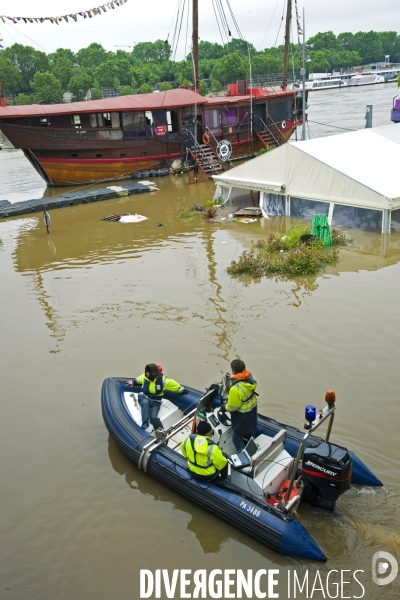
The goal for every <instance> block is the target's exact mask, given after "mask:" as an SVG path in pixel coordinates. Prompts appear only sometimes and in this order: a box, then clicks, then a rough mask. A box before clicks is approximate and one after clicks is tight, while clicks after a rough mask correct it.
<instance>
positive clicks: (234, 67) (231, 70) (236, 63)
mask: <svg viewBox="0 0 400 600" xmlns="http://www.w3.org/2000/svg"><path fill="white" fill-rule="evenodd" d="M248 69H249V63H248V60H247V58H246V57H244V58H243V57H242V55H241V54H240V53H239V52H238V51H236V52H233V53H232V54H227V55H226V56H223V57H222V58H220V59H219V60H217V61H216V63H215V66H214V68H213V71H212V78H213V79H219V80H220V81H225V82H230V83H232V82H234V81H236V80H237V79H245V78H246V77H247V74H248Z"/></svg>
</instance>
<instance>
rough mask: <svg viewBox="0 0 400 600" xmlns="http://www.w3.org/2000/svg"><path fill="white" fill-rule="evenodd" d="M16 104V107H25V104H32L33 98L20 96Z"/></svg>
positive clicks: (24, 95)
mask: <svg viewBox="0 0 400 600" xmlns="http://www.w3.org/2000/svg"><path fill="white" fill-rule="evenodd" d="M14 102H15V106H24V104H32V98H31V97H30V96H28V95H27V94H18V96H16V98H15V101H14Z"/></svg>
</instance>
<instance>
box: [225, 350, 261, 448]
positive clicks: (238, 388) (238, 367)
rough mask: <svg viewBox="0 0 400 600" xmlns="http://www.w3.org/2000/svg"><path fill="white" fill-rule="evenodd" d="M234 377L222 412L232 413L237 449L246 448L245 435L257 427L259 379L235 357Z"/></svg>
mask: <svg viewBox="0 0 400 600" xmlns="http://www.w3.org/2000/svg"><path fill="white" fill-rule="evenodd" d="M231 369H232V377H231V382H230V388H229V393H228V400H227V402H226V404H224V405H223V406H221V408H220V412H222V413H224V412H225V411H227V412H229V413H230V414H231V419H232V431H233V433H232V442H233V443H234V445H235V448H236V451H237V452H240V451H241V450H243V448H245V444H244V442H243V439H242V438H243V437H244V438H246V439H249V438H250V437H251V436H252V435H253V433H254V431H255V429H256V427H257V395H258V394H256V387H257V381H256V380H255V379H254V378H253V376H252V374H251V373H250V371H247V370H246V365H245V364H244V362H243V361H242V360H238V359H235V360H233V361H232V362H231Z"/></svg>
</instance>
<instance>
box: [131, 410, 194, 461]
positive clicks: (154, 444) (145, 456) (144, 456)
mask: <svg viewBox="0 0 400 600" xmlns="http://www.w3.org/2000/svg"><path fill="white" fill-rule="evenodd" d="M196 410H197V407H196V408H194V409H193V410H191V411H190V412H189V413H188V414H187V415H184V416H183V417H182V418H181V419H180V420H179V421H178V422H177V423H175V424H174V425H171V427H169V428H168V429H167V431H166V432H165V434H164V435H163V437H162V439H159V438H157V437H156V438H153V439H152V440H151V441H150V442H149V443H148V444H146V445H145V446H143V448H142V453H141V455H140V457H139V462H138V467H139V469H143V471H144V472H146V470H147V464H148V462H149V459H150V456H151V455H152V454H153V452H154V451H155V450H157V448H159V447H160V446H162V445H163V444H165V443H167V442H168V440H169V439H170V438H171V437H172V436H174V435H175V434H176V433H177V432H178V431H180V430H181V429H183V428H184V427H186V425H187V424H188V423H189V422H190V421H191V419H192V417H193V415H195V414H196Z"/></svg>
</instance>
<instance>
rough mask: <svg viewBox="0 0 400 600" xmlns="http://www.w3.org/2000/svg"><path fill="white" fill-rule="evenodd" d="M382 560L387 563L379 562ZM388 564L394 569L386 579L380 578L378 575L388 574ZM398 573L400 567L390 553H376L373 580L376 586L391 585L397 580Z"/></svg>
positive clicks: (373, 563)
mask: <svg viewBox="0 0 400 600" xmlns="http://www.w3.org/2000/svg"><path fill="white" fill-rule="evenodd" d="M382 560H384V561H385V562H378V561H382ZM386 561H387V562H386ZM377 563H378V564H377ZM388 563H390V566H391V567H392V570H391V572H390V573H389V575H387V576H386V577H378V575H384V574H385V573H386V572H387V570H388V568H389V564H388ZM398 571H399V565H398V564H397V560H396V559H395V557H394V556H392V555H391V554H389V552H383V550H380V551H379V552H375V554H374V556H373V557H372V580H373V582H374V583H376V585H388V584H389V583H392V581H394V580H395V579H396V577H397V573H398Z"/></svg>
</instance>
